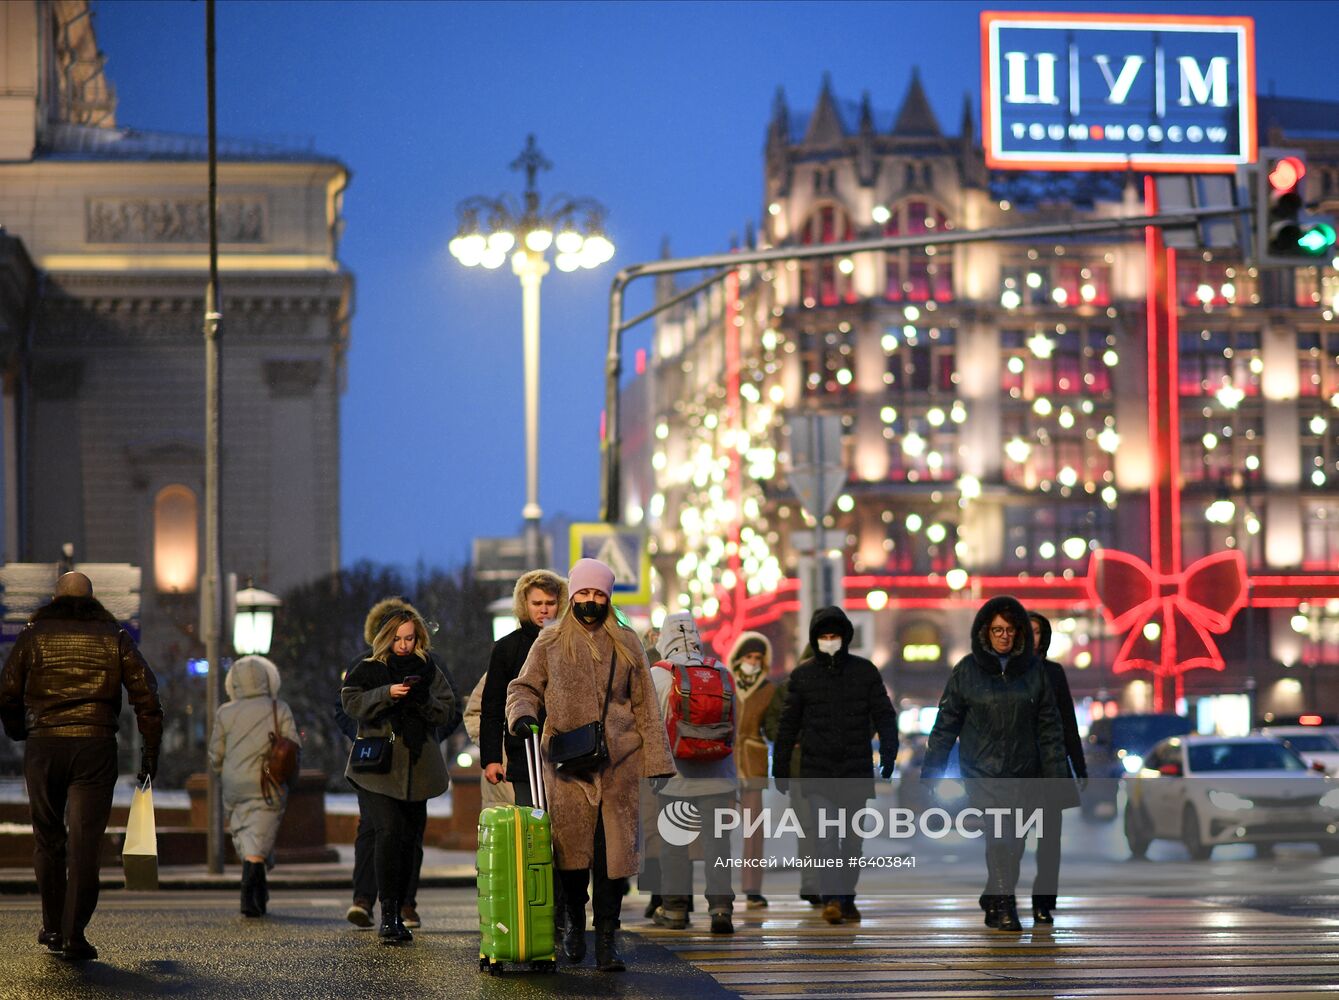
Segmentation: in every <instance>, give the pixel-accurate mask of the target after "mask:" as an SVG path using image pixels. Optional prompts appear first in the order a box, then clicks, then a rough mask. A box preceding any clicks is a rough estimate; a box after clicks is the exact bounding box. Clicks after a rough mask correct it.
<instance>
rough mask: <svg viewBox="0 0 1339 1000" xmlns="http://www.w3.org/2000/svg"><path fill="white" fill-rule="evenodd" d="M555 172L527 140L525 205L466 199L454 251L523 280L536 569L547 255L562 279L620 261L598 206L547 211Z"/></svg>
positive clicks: (503, 199)
mask: <svg viewBox="0 0 1339 1000" xmlns="http://www.w3.org/2000/svg"><path fill="white" fill-rule="evenodd" d="M552 168H553V164H551V163H550V162H549V161H548V160H546V159H545V158H544V154H542V153H541V152H540V151H539V147H538V146H536V145H535V137H534V136H533V135H530V136H527V137H526V141H525V148H524V149H523V150H521V155H520V156H518V157H517V158H516V159H515V160H513V161H512V163H511V169H512V170H524V171H525V193H524V195H523V200H522V202H521V203H519V204H518V203H517V202H516V200H515V199H514V198H512V197H510V196H508V195H502V196H500V197H497V198H486V197H482V196H475V197H473V198H466V199H465V200H464V201H462V202H461V203H460V204H459V205H458V206H457V207H456V212H457V214H458V215H459V217H460V224H459V229H458V230H457V232H456V236H455V238H454V239H453V240H451V243H450V244H449V247H450V250H451V255H452V256H453V257H455V258H456V260H458V261H460V262H461V263H462V264H464V265H465V266H466V267H480V266H482V267H486V268H490V269H493V268H498V267H501V266H502V264H503V262H504V261H506V259H507V255H508V254H510V255H511V269H512V271H513V273H515V274H516V276H517V277H519V278H520V279H521V315H522V347H523V351H522V356H523V361H524V373H525V507H524V508H523V510H522V512H521V515H522V517H524V518H525V551H526V561H527V563H528V564H529V568H531V569H534V568H536V567H538V566H539V565H540V564H541V563H542V562H543V561H544V554H543V551H542V546H541V544H540V527H539V522H540V517H541V512H540V508H539V283H540V281H541V279H543V277H544V275H546V274H547V273H548V271H549V262H548V260H547V258H546V254H547V252H548V251H549V249H550V248H552V249H553V250H554V259H553V263H554V266H556V267H557V268H558V270H560V271H575V270H576V269H577V268H580V267H590V268H594V267H598V266H599V265H601V264H603V263H605V262H606V261H608V260H609V259H611V258H612V257H613V256H614V245H613V243H611V242H610V241H609V238H608V237H607V236H606V235H605V232H604V217H605V215H606V210H605V207H604V206H603V205H601V204H600V203H599V202H598V201H595V200H594V199H592V198H572V197H569V196H567V195H558V196H557V197H556V198H554V199H553V200H552V201H550V202H549V203H548V205H546V206H542V207H541V204H542V203H541V201H540V196H539V191H538V190H537V189H536V188H535V175H536V174H538V173H539V171H541V170H551V169H552Z"/></svg>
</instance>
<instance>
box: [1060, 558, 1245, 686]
mask: <svg viewBox="0 0 1339 1000" xmlns="http://www.w3.org/2000/svg"><path fill="white" fill-rule="evenodd" d="M1086 583H1087V587H1088V594H1089V596H1090V597H1091V599H1092V600H1093V602H1094V603H1095V604H1097V605H1098V606H1099V607H1100V608H1101V609H1102V615H1103V617H1104V618H1106V620H1107V623H1108V624H1109V625H1110V626H1111V628H1112V631H1114V632H1124V631H1126V630H1127V629H1128V630H1129V635H1127V636H1126V637H1125V641H1124V642H1123V643H1122V644H1121V647H1120V652H1119V653H1117V654H1116V661H1115V663H1113V664H1112V665H1111V669H1112V672H1113V673H1118V674H1119V673H1124V672H1125V671H1127V670H1149V671H1152V672H1153V674H1154V675H1155V676H1158V677H1170V676H1175V675H1176V674H1180V673H1184V672H1185V671H1187V670H1193V669H1195V668H1196V667H1207V668H1208V669H1210V670H1222V669H1223V657H1222V655H1221V654H1220V653H1219V652H1218V645H1217V643H1215V642H1214V640H1213V638H1212V636H1211V635H1210V633H1217V634H1222V633H1224V632H1226V631H1227V630H1228V629H1229V628H1231V627H1232V619H1233V618H1234V617H1236V614H1237V612H1238V611H1240V610H1241V609H1242V608H1243V607H1244V606H1245V605H1246V557H1245V556H1243V555H1242V554H1241V552H1240V551H1239V550H1236V549H1232V550H1229V551H1226V552H1216V553H1214V554H1213V555H1211V556H1205V557H1204V558H1203V559H1200V560H1197V561H1196V562H1194V563H1192V564H1191V565H1190V566H1189V567H1187V568H1186V569H1185V570H1184V571H1183V572H1181V573H1155V572H1154V571H1153V569H1152V567H1150V566H1149V565H1148V563H1146V562H1144V561H1143V560H1142V559H1140V558H1138V557H1137V556H1132V555H1130V554H1129V553H1128V552H1121V551H1119V550H1116V549H1100V550H1098V551H1097V552H1094V553H1093V557H1092V560H1091V562H1089V564H1088V578H1087V581H1086ZM1150 624H1153V625H1156V626H1157V629H1156V632H1155V634H1154V635H1152V636H1150V635H1148V634H1146V632H1145V630H1146V629H1147V627H1148V626H1149V625H1150Z"/></svg>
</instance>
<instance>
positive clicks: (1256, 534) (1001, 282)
mask: <svg viewBox="0 0 1339 1000" xmlns="http://www.w3.org/2000/svg"><path fill="white" fill-rule="evenodd" d="M1335 121H1339V108H1336V106H1335V105H1332V104H1325V103H1323V102H1312V101H1289V100H1279V99H1266V98H1261V99H1260V123H1261V131H1262V135H1261V140H1262V142H1261V144H1262V145H1276V146H1277V145H1288V146H1291V147H1296V148H1302V149H1304V150H1305V151H1306V153H1307V154H1308V157H1309V161H1310V168H1311V176H1310V180H1311V187H1310V188H1309V189H1308V195H1309V197H1310V198H1312V199H1316V198H1319V199H1322V200H1324V201H1327V202H1328V207H1329V208H1330V209H1331V210H1333V209H1334V208H1337V207H1339V129H1336V127H1335V126H1334V124H1333V123H1334V122H1335ZM763 169H764V185H763V189H764V193H765V194H764V197H765V200H764V205H763V214H762V220H763V221H762V223H761V225H760V227H759V232H758V236H757V243H758V244H759V245H761V246H770V247H786V246H808V245H812V244H821V243H833V242H841V241H846V240H851V239H863V238H869V237H877V236H922V237H923V238H924V239H925V241H926V244H927V245H925V246H923V247H917V248H914V249H910V250H899V251H895V252H878V253H864V254H859V255H855V256H854V257H851V258H845V259H825V260H819V261H813V262H807V263H802V262H794V261H792V262H787V263H784V264H780V265H768V266H762V267H745V268H741V269H740V270H739V271H737V272H736V273H735V274H734V275H732V277H731V278H730V279H729V280H727V281H725V282H722V283H721V284H720V285H718V286H717V287H716V288H714V289H713V290H712V291H711V292H710V293H706V294H703V295H702V296H700V297H698V298H697V299H696V300H694V301H692V302H690V303H688V304H687V305H685V306H683V307H681V308H677V309H675V310H673V311H671V312H668V313H667V314H665V315H664V316H662V318H661V320H660V321H659V323H658V325H657V328H656V331H655V336H654V345H653V350H652V357H651V359H650V361H649V363H648V367H647V372H646V374H645V375H644V376H642V379H643V380H644V381H645V383H646V384H645V386H638V387H637V389H636V391H637V392H639V393H642V394H643V395H644V397H645V403H644V405H643V406H641V407H640V408H639V409H638V410H637V412H636V413H633V412H632V411H626V412H629V421H630V422H635V421H638V420H639V419H640V420H643V421H644V422H645V433H644V434H640V435H639V434H638V433H636V432H635V431H632V430H630V431H629V434H628V439H629V442H633V441H640V442H641V444H640V445H639V446H638V447H636V448H633V447H631V446H630V447H629V448H628V449H627V450H626V451H625V468H627V469H629V470H630V471H629V478H628V479H627V481H626V482H625V485H624V490H625V495H626V496H627V498H628V501H627V505H626V508H625V509H628V510H629V511H630V512H631V514H632V515H633V516H637V515H641V516H642V517H644V519H645V521H646V524H647V526H648V531H649V534H650V537H651V540H652V546H653V551H654V552H655V553H656V555H655V560H656V569H657V573H658V580H657V586H658V591H657V594H658V598H659V600H661V601H662V602H663V604H664V606H665V607H666V608H668V609H671V610H679V609H680V608H684V609H691V610H692V611H694V613H695V614H697V615H699V616H700V617H701V618H703V619H704V620H705V622H706V625H707V628H708V630H709V631H710V632H711V633H712V635H713V636H714V638H715V641H716V643H717V647H718V648H719V649H722V650H723V649H724V648H726V646H727V645H728V642H729V641H730V639H731V638H732V637H733V635H734V634H736V633H737V632H738V631H739V630H740V629H741V628H762V629H764V630H767V631H769V632H770V634H771V635H772V637H773V639H774V640H775V641H776V643H777V645H778V648H779V649H781V650H783V651H789V656H788V657H783V659H788V660H789V663H793V662H794V658H795V655H796V654H797V653H798V652H799V649H800V647H801V646H803V645H804V643H805V641H806V638H807V637H806V636H805V635H804V632H805V629H804V628H803V627H798V626H797V621H796V619H797V616H798V613H799V610H800V605H801V599H800V597H801V594H800V592H801V590H803V589H804V588H803V587H801V584H800V580H799V578H800V577H801V576H802V575H803V570H804V567H805V564H806V561H807V560H808V559H809V558H811V556H809V555H808V552H809V550H810V549H811V548H812V547H813V546H814V545H815V544H817V545H818V546H819V547H820V548H821V549H823V550H827V551H828V552H829V553H830V554H831V558H833V559H834V560H836V561H837V562H838V565H839V575H840V576H841V578H842V583H843V586H842V588H841V590H840V591H839V592H838V594H837V595H836V596H837V598H838V599H840V600H842V601H843V602H844V604H845V606H846V607H847V609H848V611H850V612H851V613H852V617H853V619H855V621H856V624H857V628H858V633H859V639H858V641H859V642H860V643H861V645H862V649H863V650H864V651H865V652H866V653H867V654H868V655H870V656H871V657H872V658H873V659H874V660H875V662H876V663H879V664H880V665H882V666H884V667H885V676H886V677H887V679H888V680H889V683H890V684H891V686H892V687H893V689H894V691H895V694H896V695H897V696H898V698H899V699H900V700H901V702H902V707H903V708H904V709H911V708H914V707H916V706H920V705H933V704H934V703H935V702H936V701H937V699H938V696H939V693H940V691H941V689H942V687H943V683H944V680H945V677H946V673H947V667H948V666H949V665H951V664H952V663H954V662H956V660H957V659H958V657H960V656H961V655H963V654H964V653H965V652H966V651H967V650H968V648H969V646H970V636H969V634H968V632H969V629H970V623H971V619H972V615H973V611H974V608H975V607H976V606H977V605H979V603H980V600H981V598H982V597H983V596H987V595H989V594H990V593H997V592H1008V591H1016V592H1019V593H1020V594H1022V595H1025V603H1027V604H1028V605H1029V607H1036V608H1037V609H1038V610H1041V611H1042V612H1043V613H1045V614H1047V615H1048V616H1049V617H1051V619H1052V621H1053V623H1054V625H1055V630H1056V631H1055V640H1054V644H1053V647H1052V654H1053V655H1055V656H1057V657H1058V658H1059V659H1060V660H1062V662H1064V663H1065V664H1066V665H1067V666H1069V667H1070V668H1071V678H1072V681H1071V683H1072V685H1073V686H1074V688H1075V690H1076V693H1078V694H1079V695H1080V696H1081V697H1082V698H1084V699H1085V709H1086V710H1089V711H1091V712H1092V713H1094V714H1098V713H1102V712H1103V711H1111V710H1124V711H1131V710H1135V711H1139V710H1142V711H1148V710H1151V709H1152V708H1153V707H1154V706H1155V705H1156V706H1159V707H1165V708H1166V709H1167V710H1171V708H1172V707H1173V705H1174V704H1175V705H1176V706H1177V707H1180V708H1182V709H1183V710H1187V711H1196V710H1197V708H1198V711H1200V712H1201V713H1203V714H1205V715H1207V716H1208V717H1209V721H1211V722H1212V716H1213V714H1214V712H1217V713H1218V714H1219V715H1222V716H1224V717H1225V718H1226V717H1229V716H1230V717H1232V718H1231V720H1230V721H1229V722H1227V723H1223V722H1222V720H1220V723H1219V724H1222V725H1227V726H1228V728H1232V727H1235V726H1239V725H1240V723H1241V721H1242V720H1243V719H1249V718H1250V717H1251V716H1255V717H1264V716H1265V715H1267V714H1273V715H1275V716H1277V717H1280V718H1281V717H1285V716H1292V715H1297V714H1299V713H1301V712H1303V711H1310V710H1314V709H1316V708H1324V707H1325V706H1330V707H1333V706H1334V705H1335V704H1336V702H1337V701H1339V644H1336V643H1337V641H1339V618H1337V617H1336V613H1337V612H1339V602H1337V601H1334V600H1332V599H1328V598H1325V599H1312V600H1306V599H1303V598H1305V597H1306V596H1307V595H1309V594H1311V593H1312V591H1313V590H1314V592H1315V593H1316V594H1320V595H1325V594H1329V593H1334V594H1335V595H1336V596H1339V591H1333V585H1334V580H1333V575H1334V572H1335V570H1336V569H1339V546H1336V541H1337V540H1339V524H1336V522H1337V521H1339V495H1337V494H1336V491H1335V485H1336V482H1339V464H1337V463H1339V434H1337V433H1336V432H1339V414H1335V413H1334V410H1335V408H1336V407H1339V384H1336V381H1339V323H1336V321H1335V315H1334V314H1335V311H1336V310H1337V309H1339V301H1337V300H1336V297H1337V296H1339V277H1337V276H1336V271H1335V268H1334V262H1326V263H1325V266H1320V267H1307V268H1298V269H1296V270H1295V271H1291V272H1289V271H1283V272H1262V271H1259V270H1257V269H1256V268H1254V267H1252V266H1250V264H1249V263H1246V262H1244V258H1243V254H1242V252H1241V251H1240V250H1229V251H1214V252H1199V251H1193V252H1192V251H1184V252H1181V253H1180V254H1179V255H1178V258H1177V271H1176V284H1175V292H1174V295H1175V300H1176V302H1175V311H1176V318H1177V328H1178V329H1179V335H1178V337H1177V338H1176V342H1177V345H1178V347H1179V360H1178V362H1177V371H1176V375H1175V384H1176V386H1177V410H1176V412H1177V413H1178V415H1179V422H1180V439H1179V455H1178V456H1177V457H1178V458H1179V466H1180V468H1179V478H1178V481H1177V482H1176V484H1175V488H1176V489H1177V491H1178V494H1179V497H1180V502H1181V512H1182V516H1181V519H1180V533H1179V541H1180V548H1181V555H1182V558H1183V560H1184V563H1185V565H1188V566H1189V565H1193V564H1194V563H1195V562H1196V560H1198V559H1200V558H1202V557H1205V556H1208V555H1211V554H1213V553H1219V552H1224V551H1228V552H1231V551H1236V552H1240V553H1241V554H1242V556H1244V571H1245V576H1246V581H1245V582H1244V583H1243V589H1244V590H1245V591H1246V594H1245V597H1246V598H1247V600H1248V601H1249V602H1250V603H1249V604H1248V606H1246V607H1245V608H1243V609H1241V610H1240V611H1239V612H1238V613H1236V614H1235V616H1233V617H1232V618H1231V629H1230V631H1227V632H1226V633H1225V634H1221V635H1217V636H1214V637H1213V639H1214V641H1215V642H1216V645H1217V649H1218V650H1219V651H1220V652H1221V654H1222V657H1223V658H1224V660H1225V661H1226V666H1225V669H1222V670H1212V669H1190V670H1187V671H1185V672H1181V673H1179V675H1177V676H1172V675H1170V674H1169V675H1168V676H1165V677H1162V678H1159V677H1154V676H1153V675H1151V674H1150V673H1148V672H1143V671H1139V670H1130V671H1121V672H1116V671H1113V669H1112V665H1113V664H1116V663H1117V662H1118V660H1120V658H1121V651H1122V643H1123V636H1122V634H1121V632H1118V631H1117V630H1115V629H1113V628H1112V627H1111V625H1110V623H1109V622H1108V621H1107V619H1106V618H1104V617H1103V615H1102V613H1101V611H1100V609H1099V607H1098V606H1097V602H1096V601H1094V600H1093V599H1091V598H1090V596H1089V595H1088V594H1087V593H1086V591H1085V580H1086V579H1087V577H1088V574H1089V565H1090V562H1091V560H1092V557H1093V554H1094V553H1095V552H1097V551H1099V550H1106V549H1120V550H1123V551H1126V552H1129V553H1130V554H1132V555H1133V556H1136V557H1138V558H1140V559H1142V560H1144V561H1148V560H1150V558H1151V557H1150V533H1151V531H1150V503H1149V491H1150V488H1151V486H1152V484H1153V481H1154V477H1155V468H1156V467H1157V465H1158V462H1159V461H1160V459H1159V456H1158V455H1157V454H1155V451H1154V446H1153V443H1152V441H1153V438H1154V437H1155V435H1154V434H1153V433H1151V432H1152V431H1154V430H1155V428H1151V427H1150V417H1149V412H1150V411H1149V377H1150V367H1149V356H1148V355H1149V351H1148V346H1147V345H1148V330H1147V314H1148V309H1147V278H1146V275H1147V262H1146V248H1145V242H1144V235H1143V234H1142V233H1141V232H1138V231H1136V232H1132V233H1129V234H1124V235H1121V234H1118V235H1112V236H1101V237H1087V238H1078V237H1066V238H1056V239H1046V240H1021V239H1020V240H1002V241H995V242H970V243H963V244H958V245H944V246H939V247H936V246H934V244H933V238H934V236H935V235H936V234H940V233H952V232H959V231H962V230H979V229H987V228H996V227H1010V228H1019V227H1024V226H1030V225H1041V224H1049V223H1063V222H1065V221H1069V220H1074V221H1078V220H1085V219H1101V218H1107V217H1114V216H1118V215H1124V214H1131V215H1137V214H1142V213H1143V211H1144V197H1145V192H1144V185H1143V178H1142V177H1139V176H1135V175H1130V174H1122V173H1118V172H1117V173H1096V172H1095V173H1075V174H1037V173H1012V172H994V171H990V170H988V169H987V168H986V166H985V163H984V158H983V155H982V151H981V148H980V143H979V140H978V137H977V128H976V123H975V121H974V118H973V114H972V104H971V99H970V96H969V97H968V99H967V101H966V103H965V105H964V109H963V114H962V119H961V121H960V123H959V128H958V131H957V134H946V133H945V132H944V130H943V129H942V127H941V126H940V124H939V122H938V120H937V119H936V116H935V115H934V112H933V111H932V109H931V106H930V103H929V101H928V100H927V98H926V95H925V93H924V91H923V89H922V87H921V84H920V81H919V78H918V76H916V75H914V74H913V77H912V80H911V83H910V87H909V89H908V90H907V92H906V94H905V97H904V99H903V101H902V103H901V106H900V108H899V110H898V112H897V113H896V114H895V115H884V114H881V113H880V112H878V111H876V110H875V109H874V107H873V105H872V103H871V101H870V100H869V98H868V96H866V98H865V99H864V100H863V101H861V102H859V103H848V102H843V101H841V100H839V99H838V98H837V97H836V96H835V95H834V93H833V91H832V88H831V86H830V84H829V83H828V82H827V81H826V80H825V82H824V85H823V87H822V90H821V92H820V94H819V97H818V101H817V103H816V105H815V107H814V109H813V110H812V112H808V113H801V114H796V113H793V112H792V111H791V110H790V109H789V108H788V106H787V103H786V101H785V98H784V97H783V96H780V95H779V96H778V98H777V100H776V104H775V107H774V109H773V114H772V118H771V122H770V124H769V126H768V130H767V140H766V152H765V156H764V164H763ZM669 290H670V289H669V288H668V287H666V288H665V289H664V290H663V291H664V292H665V293H668V292H669ZM809 414H822V415H831V416H835V417H837V418H839V419H840V422H841V426H842V435H841V445H840V449H841V465H842V469H843V472H844V479H845V484H844V488H843V489H842V491H841V493H840V495H839V496H838V497H837V499H836V502H835V505H834V506H833V508H832V509H831V511H830V512H829V513H828V514H826V516H824V517H823V519H822V523H821V525H820V524H819V523H818V522H817V521H816V520H815V519H814V517H812V516H810V514H809V513H807V512H806V511H805V510H804V509H803V508H802V506H801V504H800V503H799V502H798V501H797V490H796V488H795V487H796V485H797V483H796V482H792V481H791V480H792V479H794V478H797V477H795V476H794V475H793V473H794V472H796V471H803V470H795V469H794V463H793V461H792V455H791V454H790V440H791V438H790V427H791V424H792V422H793V421H794V419H795V418H796V417H799V416H802V415H809ZM816 534H818V535H819V537H818V538H817V539H816V538H815V535H816ZM1235 558H1236V557H1233V559H1235ZM1313 577H1314V580H1315V583H1316V586H1315V587H1313V588H1311V590H1308V589H1307V587H1306V586H1305V580H1303V583H1302V584H1299V586H1298V589H1296V590H1295V591H1286V592H1285V591H1274V590H1271V591H1269V593H1270V594H1273V595H1275V596H1273V597H1271V598H1270V599H1269V600H1268V601H1266V600H1264V599H1263V598H1261V599H1259V600H1256V599H1254V598H1253V595H1254V594H1256V593H1257V592H1259V593H1263V592H1264V591H1263V590H1262V589H1261V587H1262V586H1263V584H1262V585H1261V586H1256V585H1255V582H1254V581H1257V580H1261V581H1263V580H1266V579H1268V580H1270V581H1276V580H1282V579H1287V580H1294V579H1295V578H1306V579H1311V578H1313ZM1270 586H1273V584H1270ZM1280 593H1287V594H1293V593H1296V594H1297V595H1300V596H1299V598H1298V599H1292V598H1291V597H1283V598H1281V597H1278V596H1277V594H1280ZM788 665H789V664H788ZM1221 696H1230V697H1227V698H1223V697H1221ZM1173 699H1175V701H1174V700H1173ZM1181 699H1186V700H1185V701H1182V700H1181ZM1200 701H1203V702H1204V705H1203V706H1202V707H1201V706H1198V702H1200Z"/></svg>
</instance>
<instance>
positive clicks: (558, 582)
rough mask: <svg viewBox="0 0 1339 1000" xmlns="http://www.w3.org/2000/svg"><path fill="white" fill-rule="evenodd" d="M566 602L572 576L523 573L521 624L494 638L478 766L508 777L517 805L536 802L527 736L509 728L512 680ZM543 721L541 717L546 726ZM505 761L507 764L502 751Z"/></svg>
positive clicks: (516, 606)
mask: <svg viewBox="0 0 1339 1000" xmlns="http://www.w3.org/2000/svg"><path fill="white" fill-rule="evenodd" d="M565 607H567V581H565V580H564V579H563V578H562V577H560V576H559V575H558V574H557V573H552V572H550V571H549V570H546V569H536V570H531V571H530V572H528V573H523V574H522V575H521V578H520V579H519V580H517V581H516V587H515V589H514V590H513V591H512V613H513V614H514V615H515V616H516V620H517V622H519V623H520V627H519V628H517V629H516V630H515V631H514V632H510V633H508V634H507V635H504V636H503V637H502V638H501V639H499V640H498V641H497V642H495V643H493V655H492V656H491V657H489V660H488V675H487V679H486V680H485V681H484V693H483V698H482V699H481V701H480V705H479V765H480V766H481V767H482V768H483V771H484V779H485V780H486V781H488V782H489V783H490V784H493V785H496V784H497V783H498V782H499V781H503V780H506V781H509V782H511V784H512V787H513V788H514V789H515V791H516V804H517V805H522V806H532V805H534V804H535V803H534V798H533V793H532V792H531V789H530V775H529V773H527V771H526V766H525V741H524V740H519V739H517V738H516V737H514V736H512V735H511V734H510V733H509V732H507V719H506V712H507V685H508V684H510V683H511V682H512V681H514V680H515V679H516V675H517V674H519V673H520V672H521V667H523V666H525V658H526V657H527V656H529V655H530V647H531V646H533V645H534V644H535V640H536V639H537V638H539V630H540V629H541V628H543V627H544V624H545V623H546V622H549V621H552V620H553V619H554V618H556V617H557V616H558V613H559V612H560V611H561V610H562V609H563V608H565ZM543 722H544V720H543V719H541V720H540V725H541V727H542V726H543ZM504 748H505V750H506V764H505V766H504V764H503V750H504Z"/></svg>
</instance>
